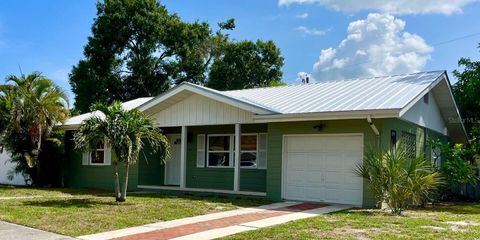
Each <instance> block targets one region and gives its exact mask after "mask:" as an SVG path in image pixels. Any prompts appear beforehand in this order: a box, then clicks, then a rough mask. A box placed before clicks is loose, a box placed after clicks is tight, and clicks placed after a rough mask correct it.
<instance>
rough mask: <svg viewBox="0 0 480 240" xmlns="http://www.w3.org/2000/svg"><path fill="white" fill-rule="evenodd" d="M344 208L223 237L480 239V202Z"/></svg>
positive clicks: (242, 238) (242, 239)
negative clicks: (400, 209) (393, 210)
mask: <svg viewBox="0 0 480 240" xmlns="http://www.w3.org/2000/svg"><path fill="white" fill-rule="evenodd" d="M403 215H404V216H401V217H395V216H392V215H390V214H389V213H388V212H383V211H380V210H346V211H342V212H337V213H332V214H327V215H321V216H318V217H315V218H310V219H304V220H299V221H294V222H290V223H287V224H282V225H278V226H274V227H270V228H264V229H260V230H255V231H250V232H245V233H241V234H237V235H233V236H230V237H226V238H225V239H230V240H232V239H239V240H240V239H241V240H244V239H247V240H248V239H252V240H253V239H255V240H256V239H264V240H266V239H480V204H478V203H474V204H458V205H450V204H449V205H442V206H437V207H435V208H431V207H429V208H428V209H421V210H409V211H405V212H404V214H403Z"/></svg>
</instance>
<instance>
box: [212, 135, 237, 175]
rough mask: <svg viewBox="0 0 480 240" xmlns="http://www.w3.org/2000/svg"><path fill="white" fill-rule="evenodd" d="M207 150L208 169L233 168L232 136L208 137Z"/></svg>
mask: <svg viewBox="0 0 480 240" xmlns="http://www.w3.org/2000/svg"><path fill="white" fill-rule="evenodd" d="M207 150H208V151H207V166H208V167H233V161H232V150H233V137H232V135H209V136H208V149H207Z"/></svg>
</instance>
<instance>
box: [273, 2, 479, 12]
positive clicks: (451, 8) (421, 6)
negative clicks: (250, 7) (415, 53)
mask: <svg viewBox="0 0 480 240" xmlns="http://www.w3.org/2000/svg"><path fill="white" fill-rule="evenodd" d="M478 1H479V0H364V1H361V0H342V1H338V0H278V5H280V6H287V5H290V4H320V5H322V6H325V7H328V8H331V9H334V10H336V11H341V12H357V11H361V10H373V11H380V12H385V13H390V14H427V13H440V14H453V13H460V12H462V8H463V7H464V6H466V5H467V4H469V3H473V2H478Z"/></svg>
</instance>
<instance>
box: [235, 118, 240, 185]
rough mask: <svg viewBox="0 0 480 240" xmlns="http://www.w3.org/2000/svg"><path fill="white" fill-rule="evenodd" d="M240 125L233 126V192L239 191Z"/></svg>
mask: <svg viewBox="0 0 480 240" xmlns="http://www.w3.org/2000/svg"><path fill="white" fill-rule="evenodd" d="M240 136H241V128H240V124H239V123H237V124H235V158H234V159H235V166H234V172H233V191H239V190H240V140H241V138H240Z"/></svg>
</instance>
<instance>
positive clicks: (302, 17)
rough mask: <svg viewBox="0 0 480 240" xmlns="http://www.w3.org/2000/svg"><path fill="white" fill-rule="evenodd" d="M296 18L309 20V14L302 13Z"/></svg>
mask: <svg viewBox="0 0 480 240" xmlns="http://www.w3.org/2000/svg"><path fill="white" fill-rule="evenodd" d="M295 17H296V18H300V19H305V18H308V13H302V14H298V15H297V16H295Z"/></svg>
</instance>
